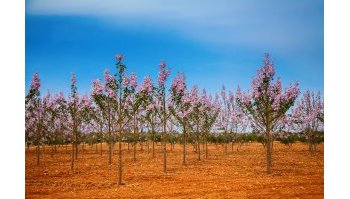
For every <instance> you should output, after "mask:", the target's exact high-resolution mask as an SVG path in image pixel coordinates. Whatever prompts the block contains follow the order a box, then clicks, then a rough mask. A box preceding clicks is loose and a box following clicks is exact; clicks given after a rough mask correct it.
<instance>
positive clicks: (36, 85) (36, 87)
mask: <svg viewBox="0 0 350 199" xmlns="http://www.w3.org/2000/svg"><path fill="white" fill-rule="evenodd" d="M30 88H31V89H33V90H36V91H39V88H40V79H39V74H38V73H34V75H33V79H32V82H31V84H30Z"/></svg>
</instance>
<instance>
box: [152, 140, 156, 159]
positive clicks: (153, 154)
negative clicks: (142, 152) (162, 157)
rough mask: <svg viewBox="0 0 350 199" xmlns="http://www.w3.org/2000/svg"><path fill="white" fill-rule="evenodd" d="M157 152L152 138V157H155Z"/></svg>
mask: <svg viewBox="0 0 350 199" xmlns="http://www.w3.org/2000/svg"><path fill="white" fill-rule="evenodd" d="M155 157H156V155H155V152H154V140H152V158H155Z"/></svg>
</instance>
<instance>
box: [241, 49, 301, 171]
mask: <svg viewBox="0 0 350 199" xmlns="http://www.w3.org/2000/svg"><path fill="white" fill-rule="evenodd" d="M274 75H275V69H274V66H273V63H272V62H271V61H270V59H269V54H268V53H266V54H265V59H264V65H263V66H262V67H261V68H260V69H259V70H258V75H257V76H256V77H254V79H253V81H252V85H251V89H252V90H251V91H250V92H248V93H242V94H239V96H237V98H236V99H237V103H238V104H239V106H241V108H242V109H243V111H244V112H245V113H246V114H247V116H248V117H250V119H251V121H252V122H253V125H254V126H255V127H256V128H257V129H258V130H259V131H261V132H263V133H264V135H265V138H266V141H267V142H266V146H267V147H266V149H267V151H266V156H267V158H266V159H267V174H270V173H271V162H272V133H273V131H274V129H275V126H276V124H277V123H278V121H279V120H281V118H282V117H283V116H284V115H285V113H286V112H287V111H288V110H289V108H290V107H291V106H293V104H294V101H295V99H296V98H297V96H298V95H299V86H298V84H297V83H295V84H294V85H290V86H289V87H288V88H287V89H286V90H285V91H284V92H282V83H281V79H280V78H278V79H277V81H276V82H273V78H274Z"/></svg>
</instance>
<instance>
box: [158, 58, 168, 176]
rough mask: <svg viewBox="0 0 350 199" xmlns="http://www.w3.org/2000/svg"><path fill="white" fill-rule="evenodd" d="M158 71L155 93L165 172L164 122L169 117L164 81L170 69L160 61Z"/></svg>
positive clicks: (164, 170)
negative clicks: (160, 125)
mask: <svg viewBox="0 0 350 199" xmlns="http://www.w3.org/2000/svg"><path fill="white" fill-rule="evenodd" d="M159 67H160V71H159V73H158V89H157V91H158V92H157V95H158V98H159V101H160V103H161V104H160V106H158V111H157V112H158V113H159V114H161V115H160V118H161V119H160V120H161V124H162V127H163V130H162V151H163V172H164V173H166V171H167V169H166V141H167V137H166V135H167V134H166V124H167V119H168V117H169V115H170V114H169V113H168V111H167V107H166V93H165V81H166V79H167V78H168V77H169V75H170V69H169V68H168V69H166V64H165V62H164V61H161V62H160V64H159Z"/></svg>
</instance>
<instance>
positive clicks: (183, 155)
mask: <svg viewBox="0 0 350 199" xmlns="http://www.w3.org/2000/svg"><path fill="white" fill-rule="evenodd" d="M183 136H184V140H183V154H182V164H183V165H186V125H184V131H183Z"/></svg>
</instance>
